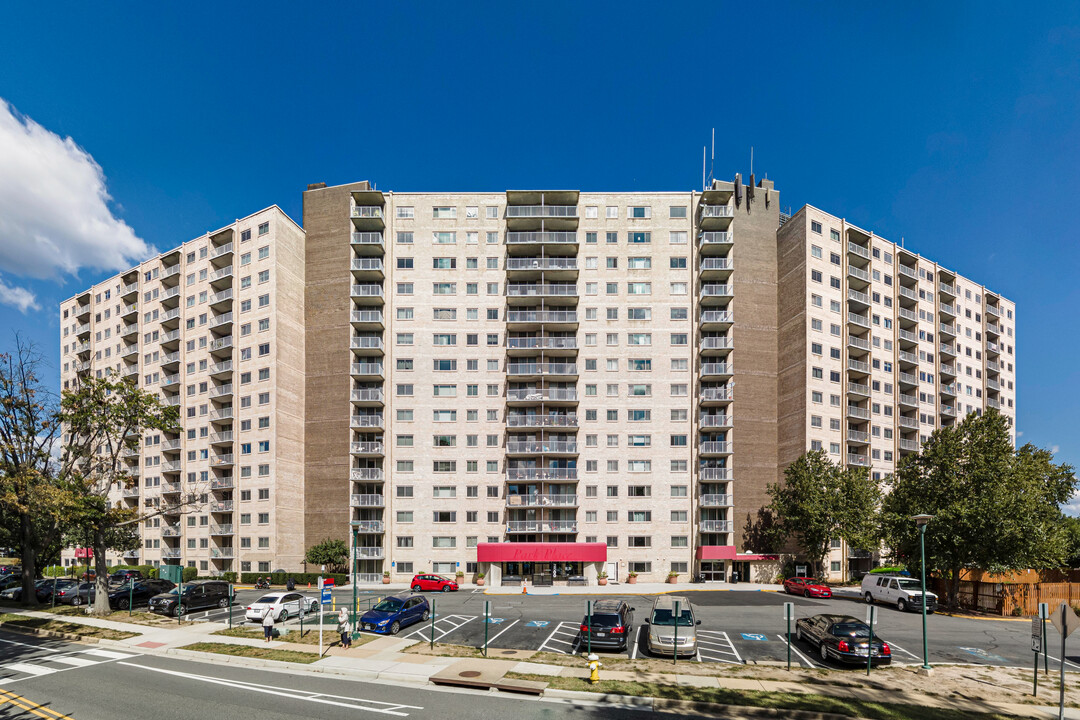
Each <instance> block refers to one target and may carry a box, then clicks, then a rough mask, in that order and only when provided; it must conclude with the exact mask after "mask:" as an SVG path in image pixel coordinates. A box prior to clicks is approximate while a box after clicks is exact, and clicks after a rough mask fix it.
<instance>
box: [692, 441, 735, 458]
mask: <svg viewBox="0 0 1080 720" xmlns="http://www.w3.org/2000/svg"><path fill="white" fill-rule="evenodd" d="M698 451H699V452H701V453H708V454H711V455H717V454H721V455H722V454H730V453H731V443H730V442H727V441H723V440H703V441H702V443H701V447H700V448H699V449H698Z"/></svg>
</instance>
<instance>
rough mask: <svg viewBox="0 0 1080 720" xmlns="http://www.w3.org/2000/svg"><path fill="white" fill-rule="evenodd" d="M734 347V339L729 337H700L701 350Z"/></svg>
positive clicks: (729, 348)
mask: <svg viewBox="0 0 1080 720" xmlns="http://www.w3.org/2000/svg"><path fill="white" fill-rule="evenodd" d="M734 347H735V341H734V340H732V339H731V338H729V337H711V336H706V337H703V338H701V349H702V350H731V349H732V348H734Z"/></svg>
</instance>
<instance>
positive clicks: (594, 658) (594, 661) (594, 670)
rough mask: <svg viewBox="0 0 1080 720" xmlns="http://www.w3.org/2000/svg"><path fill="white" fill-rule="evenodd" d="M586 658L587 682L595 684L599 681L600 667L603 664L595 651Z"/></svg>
mask: <svg viewBox="0 0 1080 720" xmlns="http://www.w3.org/2000/svg"><path fill="white" fill-rule="evenodd" d="M587 659H588V661H589V684H590V685H595V684H596V683H598V682H600V668H602V667H603V666H604V664H603V663H602V662H600V657H599V656H598V655H597V654H596V653H593V654H592V655H590V656H589V657H588V658H587Z"/></svg>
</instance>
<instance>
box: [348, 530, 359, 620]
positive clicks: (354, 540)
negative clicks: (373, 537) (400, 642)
mask: <svg viewBox="0 0 1080 720" xmlns="http://www.w3.org/2000/svg"><path fill="white" fill-rule="evenodd" d="M351 524H352V557H351V558H349V563H350V565H351V566H352V607H351V608H349V611H350V614H351V615H352V626H353V627H352V633H351V634H352V635H353V636H355V635H356V632H357V630H356V616H357V615H358V614H359V613H357V611H356V543H357V540H358V538H359V535H358V534H359V532H360V527H359V525H360V522H359V521H358V520H353V521H352V523H351Z"/></svg>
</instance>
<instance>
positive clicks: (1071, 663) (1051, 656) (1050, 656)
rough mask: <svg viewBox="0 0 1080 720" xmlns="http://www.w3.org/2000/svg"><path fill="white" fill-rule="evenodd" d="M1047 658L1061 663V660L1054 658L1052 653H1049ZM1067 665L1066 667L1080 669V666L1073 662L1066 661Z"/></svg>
mask: <svg viewBox="0 0 1080 720" xmlns="http://www.w3.org/2000/svg"><path fill="white" fill-rule="evenodd" d="M1046 657H1048V658H1050V659H1051V660H1053V661H1054V662H1061V660H1059V659H1058V658H1056V657H1054V656H1053V655H1051V654H1050V653H1047V654H1046ZM1065 664H1066V665H1072V666H1073V667H1077V668H1080V665H1077V664H1076V663H1074V662H1073V661H1072V660H1066V661H1065Z"/></svg>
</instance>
